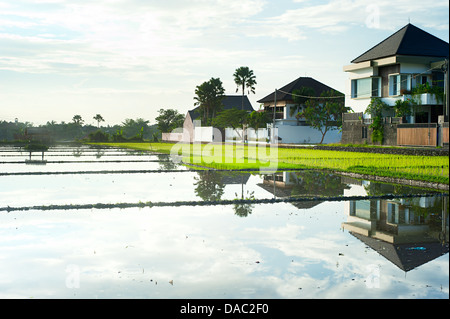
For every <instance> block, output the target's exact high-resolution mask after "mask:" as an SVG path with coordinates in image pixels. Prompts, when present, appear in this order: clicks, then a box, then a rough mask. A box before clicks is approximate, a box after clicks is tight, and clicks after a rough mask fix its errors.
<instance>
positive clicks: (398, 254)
mask: <svg viewBox="0 0 450 319" xmlns="http://www.w3.org/2000/svg"><path fill="white" fill-rule="evenodd" d="M347 209H348V218H347V221H346V222H345V223H343V224H342V226H343V228H344V229H346V230H348V231H349V232H350V233H351V234H352V235H353V236H355V237H356V238H358V239H359V240H361V241H362V242H364V243H365V244H366V245H368V246H369V247H371V248H372V249H374V250H376V251H377V252H378V253H379V254H381V255H382V256H384V257H385V258H387V259H388V260H389V261H391V262H392V263H394V264H395V265H396V266H398V267H399V268H400V269H402V270H405V271H409V270H411V269H413V268H416V267H418V266H420V265H422V264H425V263H427V262H428V261H431V260H433V259H435V258H437V257H439V256H441V255H444V254H446V253H448V251H449V247H448V227H449V225H448V197H440V196H436V197H417V198H407V199H395V200H384V199H383V200H359V201H349V202H348V207H347Z"/></svg>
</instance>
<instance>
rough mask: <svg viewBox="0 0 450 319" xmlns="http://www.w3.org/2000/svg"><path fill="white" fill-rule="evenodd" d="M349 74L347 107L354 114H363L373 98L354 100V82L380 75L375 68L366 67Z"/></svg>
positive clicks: (346, 93) (346, 88)
mask: <svg viewBox="0 0 450 319" xmlns="http://www.w3.org/2000/svg"><path fill="white" fill-rule="evenodd" d="M347 72H348V80H347V82H346V85H345V106H348V107H350V108H351V109H352V110H353V111H354V112H357V113H358V112H363V113H364V111H365V110H366V108H367V106H368V105H369V103H370V100H371V98H370V97H368V98H352V97H351V96H352V80H355V79H364V78H370V77H371V76H374V75H378V74H377V70H376V68H374V67H364V68H361V69H355V70H352V71H347Z"/></svg>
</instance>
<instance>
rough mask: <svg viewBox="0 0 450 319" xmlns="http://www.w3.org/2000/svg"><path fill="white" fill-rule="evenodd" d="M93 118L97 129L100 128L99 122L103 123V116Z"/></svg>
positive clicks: (98, 115)
mask: <svg viewBox="0 0 450 319" xmlns="http://www.w3.org/2000/svg"><path fill="white" fill-rule="evenodd" d="M93 118H94V120H96V121H97V128H99V127H100V122H104V121H105V119H104V118H103V116H101V115H100V114H97V115H95V116H94V117H93Z"/></svg>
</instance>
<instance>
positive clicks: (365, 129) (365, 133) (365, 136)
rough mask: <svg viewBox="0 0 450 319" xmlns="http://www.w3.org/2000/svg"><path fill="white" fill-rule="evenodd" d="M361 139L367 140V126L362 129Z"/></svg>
mask: <svg viewBox="0 0 450 319" xmlns="http://www.w3.org/2000/svg"><path fill="white" fill-rule="evenodd" d="M361 138H367V126H363V127H362V134H361Z"/></svg>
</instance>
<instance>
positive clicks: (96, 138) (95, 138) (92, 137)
mask: <svg viewBox="0 0 450 319" xmlns="http://www.w3.org/2000/svg"><path fill="white" fill-rule="evenodd" d="M89 141H90V142H108V141H109V134H108V133H105V132H102V131H101V130H97V131H95V132H92V133H90V134H89Z"/></svg>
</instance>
